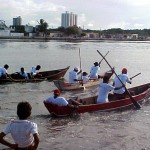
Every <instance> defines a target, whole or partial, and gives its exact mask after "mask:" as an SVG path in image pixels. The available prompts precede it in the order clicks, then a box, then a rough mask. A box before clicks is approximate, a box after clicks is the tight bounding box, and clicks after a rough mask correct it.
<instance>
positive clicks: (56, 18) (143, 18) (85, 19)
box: [0, 0, 150, 30]
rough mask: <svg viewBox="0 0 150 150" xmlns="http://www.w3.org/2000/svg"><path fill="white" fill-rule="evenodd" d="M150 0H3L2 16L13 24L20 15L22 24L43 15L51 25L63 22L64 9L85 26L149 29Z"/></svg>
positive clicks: (1, 4) (102, 28)
mask: <svg viewBox="0 0 150 150" xmlns="http://www.w3.org/2000/svg"><path fill="white" fill-rule="evenodd" d="M149 10H150V0H0V20H4V21H5V23H6V25H7V26H9V25H12V22H13V18H15V17H18V16H21V18H22V24H23V25H25V24H30V25H33V26H35V25H37V24H38V23H37V21H39V20H40V19H44V20H45V21H46V22H47V23H48V24H49V28H57V27H59V26H60V25H61V13H64V12H65V11H68V12H73V13H74V14H77V16H78V26H80V27H82V28H83V27H84V29H96V30H100V29H101V30H104V29H110V28H122V29H149V28H150V13H149Z"/></svg>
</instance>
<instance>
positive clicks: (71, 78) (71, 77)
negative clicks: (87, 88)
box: [69, 70, 78, 83]
mask: <svg viewBox="0 0 150 150" xmlns="http://www.w3.org/2000/svg"><path fill="white" fill-rule="evenodd" d="M74 79H78V74H77V72H75V71H74V70H72V71H70V72H69V83H76V82H77V81H74Z"/></svg>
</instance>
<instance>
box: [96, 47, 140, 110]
mask: <svg viewBox="0 0 150 150" xmlns="http://www.w3.org/2000/svg"><path fill="white" fill-rule="evenodd" d="M97 52H98V53H99V54H100V55H101V56H102V58H104V60H105V61H106V63H107V64H108V66H109V67H110V68H111V69H113V68H112V67H111V65H110V64H109V62H108V61H107V60H106V58H105V57H104V56H103V55H102V54H101V53H100V52H99V51H98V50H97ZM113 71H114V74H115V75H116V77H117V78H118V80H119V81H120V82H121V84H122V86H123V87H124V88H125V90H126V92H127V94H128V95H129V97H130V99H131V101H132V103H133V104H134V106H135V107H136V108H137V109H140V108H141V106H140V104H139V103H138V102H137V101H135V99H134V98H133V97H132V96H131V94H130V93H129V91H128V90H127V88H126V86H125V85H124V84H123V82H122V81H121V79H120V78H119V77H118V75H117V74H116V72H115V70H113Z"/></svg>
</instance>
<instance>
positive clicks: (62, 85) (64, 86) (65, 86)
mask: <svg viewBox="0 0 150 150" xmlns="http://www.w3.org/2000/svg"><path fill="white" fill-rule="evenodd" d="M112 75H113V71H112V70H109V71H106V72H104V73H103V74H102V75H100V77H101V78H99V79H93V80H92V79H91V80H89V81H88V82H86V83H84V84H83V82H82V81H79V82H78V83H69V82H66V81H65V80H64V79H63V80H54V81H53V82H54V84H55V86H56V87H57V88H58V89H60V90H64V91H67V90H80V89H85V88H88V87H92V86H97V85H98V84H99V83H100V81H102V78H103V76H108V77H109V78H111V77H112Z"/></svg>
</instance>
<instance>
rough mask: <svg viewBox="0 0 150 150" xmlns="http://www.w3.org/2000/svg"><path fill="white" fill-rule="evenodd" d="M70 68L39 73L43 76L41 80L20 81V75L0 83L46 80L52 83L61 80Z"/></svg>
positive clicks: (12, 75) (11, 76)
mask: <svg viewBox="0 0 150 150" xmlns="http://www.w3.org/2000/svg"><path fill="white" fill-rule="evenodd" d="M69 67H70V66H68V67H66V68H63V69H57V70H50V71H42V72H39V73H40V74H41V75H42V76H41V77H40V78H34V79H32V78H31V79H28V80H25V79H20V78H19V76H18V73H13V74H9V78H7V79H0V83H7V82H40V81H44V80H48V81H52V80H58V79H60V78H63V77H64V75H65V74H66V72H67V70H68V69H69Z"/></svg>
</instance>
